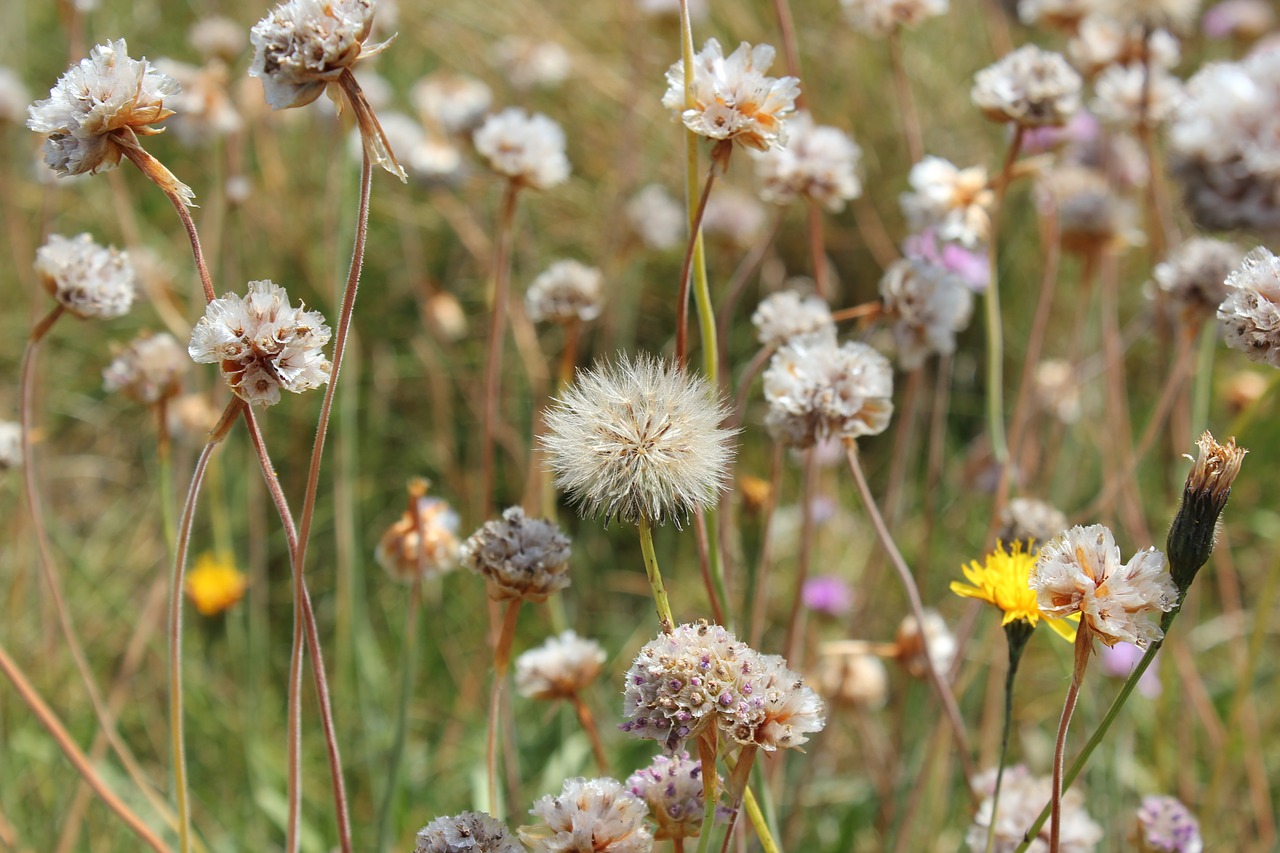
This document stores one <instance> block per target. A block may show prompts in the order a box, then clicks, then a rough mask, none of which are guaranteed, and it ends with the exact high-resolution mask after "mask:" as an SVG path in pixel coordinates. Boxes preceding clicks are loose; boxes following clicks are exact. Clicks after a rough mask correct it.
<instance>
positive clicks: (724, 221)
mask: <svg viewBox="0 0 1280 853" xmlns="http://www.w3.org/2000/svg"><path fill="white" fill-rule="evenodd" d="M765 218H766V214H765V211H764V205H762V204H761V203H760V202H759V201H757V200H756V197H755V196H754V195H752V194H751V193H748V192H744V191H743V190H740V189H738V188H737V187H734V186H731V185H725V186H722V187H719V188H718V189H717V190H716V191H715V192H713V193H712V194H711V198H709V199H708V200H707V209H706V210H705V211H703V214H702V233H703V235H704V236H705V237H706V238H707V239H708V240H710V239H713V238H716V237H720V238H723V239H724V240H727V241H728V242H729V243H730V245H733V246H737V247H739V248H743V249H745V248H747V247H749V246H751V245H752V244H753V243H754V242H755V240H756V238H757V237H759V236H760V232H761V231H763V230H764V222H765Z"/></svg>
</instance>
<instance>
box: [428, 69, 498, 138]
mask: <svg viewBox="0 0 1280 853" xmlns="http://www.w3.org/2000/svg"><path fill="white" fill-rule="evenodd" d="M410 98H411V99H412V100H413V105H414V107H415V108H416V109H417V111H418V115H419V116H420V117H421V118H422V121H423V123H424V124H425V125H427V127H429V128H432V129H435V130H438V131H439V132H441V133H445V134H455V133H466V132H467V131H469V130H471V129H472V128H474V127H476V126H477V125H478V124H480V122H481V120H482V119H483V118H484V116H485V113H487V112H488V111H489V104H491V103H492V102H493V92H491V91H490V90H489V87H488V86H486V85H485V84H484V82H483V81H481V80H477V79H476V78H475V77H470V76H468V75H466V74H455V73H453V72H450V71H435V72H432V73H431V74H428V75H427V76H426V77H423V78H422V79H421V80H419V81H418V82H416V83H414V84H413V90H412V91H411V92H410Z"/></svg>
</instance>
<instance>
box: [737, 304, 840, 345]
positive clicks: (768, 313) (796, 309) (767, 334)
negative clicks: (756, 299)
mask: <svg viewBox="0 0 1280 853" xmlns="http://www.w3.org/2000/svg"><path fill="white" fill-rule="evenodd" d="M751 323H752V325H754V326H755V327H756V339H757V340H759V341H760V346H762V347H779V346H782V345H783V344H785V343H786V342H787V341H789V340H791V339H792V338H794V337H797V336H798V335H807V334H812V333H814V332H821V331H824V330H827V329H831V330H833V331H834V329H835V321H834V320H832V319H831V308H830V307H828V306H827V303H826V301H825V300H823V298H822V297H820V296H815V295H813V294H810V295H808V296H805V295H802V294H801V293H800V291H798V290H783V291H779V292H778V293H773V294H770V295H769V296H766V297H765V298H764V299H762V300H760V304H759V305H758V306H757V307H756V311H755V313H754V314H752V315H751Z"/></svg>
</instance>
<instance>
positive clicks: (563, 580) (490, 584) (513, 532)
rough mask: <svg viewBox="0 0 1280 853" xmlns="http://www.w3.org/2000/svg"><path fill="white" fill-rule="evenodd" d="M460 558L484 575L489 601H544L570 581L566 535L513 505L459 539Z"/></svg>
mask: <svg viewBox="0 0 1280 853" xmlns="http://www.w3.org/2000/svg"><path fill="white" fill-rule="evenodd" d="M461 557H462V564H463V565H464V566H466V567H467V568H469V569H471V571H473V572H476V573H477V574H482V575H484V579H485V586H486V588H487V589H488V590H489V597H490V598H492V599H493V600H494V601H507V600H510V599H517V598H518V599H523V600H525V601H546V600H547V596H549V595H550V594H551V593H553V592H558V591H559V590H562V589H564V588H565V587H566V586H568V585H569V537H568V536H565V535H564V534H563V533H561V532H560V528H559V527H557V526H556V525H555V523H554V522H550V521H546V520H545V519H541V518H529V517H527V516H526V515H525V514H524V510H523V509H521V508H520V507H518V506H513V507H510V508H509V509H507V510H506V511H505V512H503V513H502V518H501V519H500V520H495V521H486V522H485V523H484V525H483V526H482V527H481V528H480V529H479V530H477V531H476V532H475V533H473V534H471V537H470V538H469V539H467V541H466V542H463V543H462V551H461Z"/></svg>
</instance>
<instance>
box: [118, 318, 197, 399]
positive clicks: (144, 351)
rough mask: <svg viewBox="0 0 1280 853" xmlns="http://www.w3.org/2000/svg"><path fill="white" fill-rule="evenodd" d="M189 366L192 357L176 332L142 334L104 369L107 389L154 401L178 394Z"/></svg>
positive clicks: (127, 395) (130, 396)
mask: <svg viewBox="0 0 1280 853" xmlns="http://www.w3.org/2000/svg"><path fill="white" fill-rule="evenodd" d="M190 366H191V360H190V359H189V358H188V357H187V354H186V353H185V352H184V351H183V349H182V345H181V344H179V343H178V342H177V341H176V340H174V338H173V335H170V334H167V333H165V332H161V333H160V334H157V335H152V334H142V335H139V336H138V337H137V338H135V339H134V340H133V341H132V342H130V344H129V345H128V346H127V347H125V348H124V350H122V351H121V352H120V353H119V354H118V355H117V356H116V357H115V358H114V359H112V361H111V364H109V365H108V366H107V368H106V369H105V370H104V371H102V382H103V385H104V386H105V387H106V389H107V390H108V391H119V392H121V393H122V394H124V395H125V396H126V397H128V398H129V399H131V400H135V401H137V402H139V403H142V404H144V405H154V404H155V403H158V402H160V401H161V400H165V399H168V398H171V397H174V396H176V395H177V394H178V392H179V391H180V390H181V383H182V375H183V374H184V373H186V372H187V369H188V368H190Z"/></svg>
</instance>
